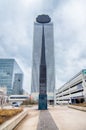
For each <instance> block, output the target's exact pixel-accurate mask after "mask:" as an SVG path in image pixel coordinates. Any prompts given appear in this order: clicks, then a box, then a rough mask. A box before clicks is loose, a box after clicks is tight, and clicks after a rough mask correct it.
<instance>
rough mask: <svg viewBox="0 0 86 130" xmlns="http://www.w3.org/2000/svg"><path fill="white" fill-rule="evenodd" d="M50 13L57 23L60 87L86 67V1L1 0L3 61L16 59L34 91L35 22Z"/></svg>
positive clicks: (55, 38)
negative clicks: (38, 17)
mask: <svg viewBox="0 0 86 130" xmlns="http://www.w3.org/2000/svg"><path fill="white" fill-rule="evenodd" d="M39 14H48V15H49V16H50V17H51V18H52V22H53V23H54V47H55V74H56V88H59V87H61V85H63V84H64V83H66V82H67V81H68V80H69V79H70V78H72V76H73V75H75V74H77V73H78V72H79V71H80V70H81V69H85V68H86V0H49V1H47V0H0V58H15V59H16V60H17V62H18V63H19V65H20V66H21V68H22V70H23V72H24V88H25V89H26V90H27V91H28V92H30V88H31V70H32V49H33V23H34V21H35V18H36V17H37V15H39Z"/></svg>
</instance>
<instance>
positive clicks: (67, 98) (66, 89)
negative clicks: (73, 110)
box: [55, 69, 86, 104]
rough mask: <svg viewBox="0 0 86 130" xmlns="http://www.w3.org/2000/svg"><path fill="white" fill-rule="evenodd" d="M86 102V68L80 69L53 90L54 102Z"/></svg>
mask: <svg viewBox="0 0 86 130" xmlns="http://www.w3.org/2000/svg"><path fill="white" fill-rule="evenodd" d="M83 102H86V69H83V70H81V71H80V72H79V73H78V74H76V75H75V76H74V77H73V78H71V79H70V80H69V81H68V82H67V83H65V84H64V85H63V86H61V87H60V88H59V89H57V90H55V104H70V103H71V104H74V103H83Z"/></svg>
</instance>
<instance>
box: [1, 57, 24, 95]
mask: <svg viewBox="0 0 86 130" xmlns="http://www.w3.org/2000/svg"><path fill="white" fill-rule="evenodd" d="M22 87H23V72H22V70H21V68H20V67H19V65H18V64H17V62H16V61H15V60H14V59H0V88H6V90H7V95H11V94H22V92H23V88H22Z"/></svg>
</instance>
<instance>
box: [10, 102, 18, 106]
mask: <svg viewBox="0 0 86 130" xmlns="http://www.w3.org/2000/svg"><path fill="white" fill-rule="evenodd" d="M12 106H13V107H19V106H20V105H19V104H18V103H17V102H12Z"/></svg>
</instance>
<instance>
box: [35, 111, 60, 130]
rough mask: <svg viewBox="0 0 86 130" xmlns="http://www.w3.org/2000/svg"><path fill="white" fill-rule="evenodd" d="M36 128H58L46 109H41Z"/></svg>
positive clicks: (56, 129) (43, 129)
mask: <svg viewBox="0 0 86 130" xmlns="http://www.w3.org/2000/svg"><path fill="white" fill-rule="evenodd" d="M37 130H59V129H58V127H57V125H56V124H55V122H54V120H53V118H52V116H51V114H50V113H49V111H48V110H41V111H40V114H39V122H38V126H37Z"/></svg>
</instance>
